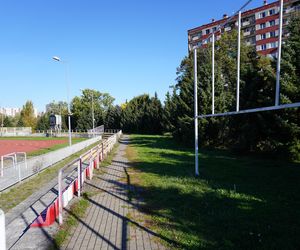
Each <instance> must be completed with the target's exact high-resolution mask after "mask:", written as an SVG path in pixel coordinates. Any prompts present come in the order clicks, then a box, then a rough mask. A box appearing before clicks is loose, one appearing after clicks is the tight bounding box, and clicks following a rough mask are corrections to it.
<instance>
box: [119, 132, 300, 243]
mask: <svg viewBox="0 0 300 250" xmlns="http://www.w3.org/2000/svg"><path fill="white" fill-rule="evenodd" d="M120 143H122V141H121V142H120ZM130 144H131V146H134V147H135V148H137V151H138V155H139V156H138V158H137V160H136V161H135V162H134V164H133V166H134V167H135V169H137V170H139V171H140V177H139V178H141V179H142V181H141V182H138V183H134V182H133V183H134V184H133V186H134V187H135V188H136V189H137V190H142V191H141V192H140V194H139V195H140V196H141V197H143V199H144V201H145V205H144V206H143V207H141V209H142V210H143V212H146V213H148V214H149V215H150V216H152V218H153V223H154V224H153V226H154V228H155V229H157V230H159V234H161V235H162V236H163V237H165V238H168V239H170V240H173V241H175V242H176V244H174V246H176V245H177V246H180V247H179V248H184V249H297V248H299V247H300V244H299V241H298V238H299V237H300V233H299V228H300V212H299V210H298V207H299V205H300V189H299V187H300V185H299V180H300V168H299V167H300V164H288V163H284V162H278V161H272V160H262V159H253V158H250V157H238V156H233V155H231V154H228V153H227V152H224V151H220V150H218V151H211V150H210V151H207V150H206V151H202V152H201V155H200V161H199V162H200V176H201V178H195V177H194V163H193V162H194V155H193V153H192V149H188V148H182V147H180V146H179V145H178V144H176V143H174V141H172V139H171V138H170V137H165V136H133V137H132V139H131V141H130ZM279 166H281V167H279ZM129 174H130V173H129Z"/></svg>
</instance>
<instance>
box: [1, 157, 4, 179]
mask: <svg viewBox="0 0 300 250" xmlns="http://www.w3.org/2000/svg"><path fill="white" fill-rule="evenodd" d="M3 160H4V159H3V156H1V176H3V175H4V162H3Z"/></svg>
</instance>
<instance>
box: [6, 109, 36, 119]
mask: <svg viewBox="0 0 300 250" xmlns="http://www.w3.org/2000/svg"><path fill="white" fill-rule="evenodd" d="M21 111H22V109H21V108H4V107H1V108H0V114H3V115H5V116H11V117H15V116H16V115H17V114H20V113H21ZM37 115H38V111H37V109H36V108H35V109H34V116H35V117H37Z"/></svg>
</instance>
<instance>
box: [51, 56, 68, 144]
mask: <svg viewBox="0 0 300 250" xmlns="http://www.w3.org/2000/svg"><path fill="white" fill-rule="evenodd" d="M52 59H53V60H54V61H57V62H61V63H64V64H65V75H66V84H67V102H68V124H69V146H72V130H71V129H72V126H71V104H70V93H69V92H70V86H69V77H68V64H67V61H62V60H61V59H60V57H58V56H53V57H52Z"/></svg>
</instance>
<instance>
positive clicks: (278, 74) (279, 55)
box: [275, 0, 283, 106]
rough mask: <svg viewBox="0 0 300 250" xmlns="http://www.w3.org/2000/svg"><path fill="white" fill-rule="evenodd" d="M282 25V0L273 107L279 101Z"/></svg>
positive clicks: (281, 3)
mask: <svg viewBox="0 0 300 250" xmlns="http://www.w3.org/2000/svg"><path fill="white" fill-rule="evenodd" d="M282 24H283V0H280V14H279V37H278V52H277V70H276V93H275V106H278V105H279V101H280V100H279V99H280V70H281V47H282Z"/></svg>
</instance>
